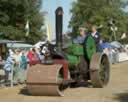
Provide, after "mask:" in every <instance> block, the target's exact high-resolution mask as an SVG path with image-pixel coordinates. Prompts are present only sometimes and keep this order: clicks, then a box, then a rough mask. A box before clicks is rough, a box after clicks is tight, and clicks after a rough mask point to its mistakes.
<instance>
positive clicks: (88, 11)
mask: <svg viewBox="0 0 128 102" xmlns="http://www.w3.org/2000/svg"><path fill="white" fill-rule="evenodd" d="M126 5H127V2H122V0H77V2H74V3H73V7H72V10H71V12H72V19H71V21H70V27H72V28H73V32H74V33H73V34H77V32H78V28H79V26H81V25H84V26H85V27H86V28H88V29H89V30H90V27H91V25H93V24H95V25H97V26H99V25H103V28H102V29H101V34H102V36H103V37H104V38H105V39H106V40H109V41H110V40H111V39H110V38H112V35H113V34H112V32H111V30H110V27H109V26H108V21H109V20H110V19H111V18H113V19H114V20H115V25H116V26H117V27H118V31H117V32H116V35H117V38H118V39H120V34H122V33H123V32H126V33H128V32H127V31H128V29H127V27H128V19H127V18H128V13H126V12H124V11H123V10H122V8H123V7H125V6H126ZM73 36H74V35H73Z"/></svg>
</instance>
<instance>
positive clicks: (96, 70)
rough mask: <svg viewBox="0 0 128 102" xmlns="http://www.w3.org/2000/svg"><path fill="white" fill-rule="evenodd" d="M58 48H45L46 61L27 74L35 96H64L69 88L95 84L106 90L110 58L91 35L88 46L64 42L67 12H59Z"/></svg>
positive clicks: (43, 47)
mask: <svg viewBox="0 0 128 102" xmlns="http://www.w3.org/2000/svg"><path fill="white" fill-rule="evenodd" d="M55 14H56V44H55V45H54V44H52V43H51V42H50V41H47V42H46V43H45V44H43V45H42V52H43V53H42V54H43V55H44V56H45V58H44V59H43V60H42V61H41V63H39V64H34V65H31V66H30V68H29V69H28V72H27V90H28V92H29V93H30V94H31V95H39V96H64V94H63V91H64V90H65V89H66V88H67V87H69V86H70V87H71V86H79V85H80V84H83V83H84V84H86V83H88V82H91V83H92V86H94V87H97V88H102V87H104V86H106V85H107V84H108V82H109V76H110V64H109V59H108V57H107V55H106V54H104V53H102V52H99V51H98V44H97V42H96V39H95V38H94V37H93V36H91V35H88V36H87V37H86V39H85V41H84V44H75V43H73V41H72V40H71V39H69V40H65V41H62V39H63V38H62V28H63V27H62V26H63V24H62V23H63V9H62V8H61V7H59V8H57V9H56V12H55Z"/></svg>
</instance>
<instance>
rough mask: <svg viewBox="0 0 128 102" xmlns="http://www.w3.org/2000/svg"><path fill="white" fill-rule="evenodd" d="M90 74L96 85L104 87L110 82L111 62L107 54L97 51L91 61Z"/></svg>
mask: <svg viewBox="0 0 128 102" xmlns="http://www.w3.org/2000/svg"><path fill="white" fill-rule="evenodd" d="M90 76H91V81H92V84H93V86H94V87H99V88H102V87H104V86H106V85H107V84H108V82H109V77H110V63H109V59H108V56H107V55H106V54H101V53H96V54H94V55H93V56H92V59H91V63H90Z"/></svg>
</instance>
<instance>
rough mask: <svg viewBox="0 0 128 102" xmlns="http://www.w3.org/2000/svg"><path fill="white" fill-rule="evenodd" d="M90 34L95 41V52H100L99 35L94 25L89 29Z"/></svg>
mask: <svg viewBox="0 0 128 102" xmlns="http://www.w3.org/2000/svg"><path fill="white" fill-rule="evenodd" d="M91 30H92V32H91V35H92V36H93V37H94V39H95V41H96V47H97V51H98V52H100V50H101V48H100V40H101V37H100V33H99V32H98V31H97V27H96V26H95V25H93V26H92V28H91Z"/></svg>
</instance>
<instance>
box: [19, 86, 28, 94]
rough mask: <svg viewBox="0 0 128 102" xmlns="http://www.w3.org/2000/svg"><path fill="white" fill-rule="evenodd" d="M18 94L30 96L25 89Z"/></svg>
mask: <svg viewBox="0 0 128 102" xmlns="http://www.w3.org/2000/svg"><path fill="white" fill-rule="evenodd" d="M19 94H22V95H27V96H30V94H29V93H28V90H27V88H26V87H24V88H22V89H21V91H20V92H19Z"/></svg>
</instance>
